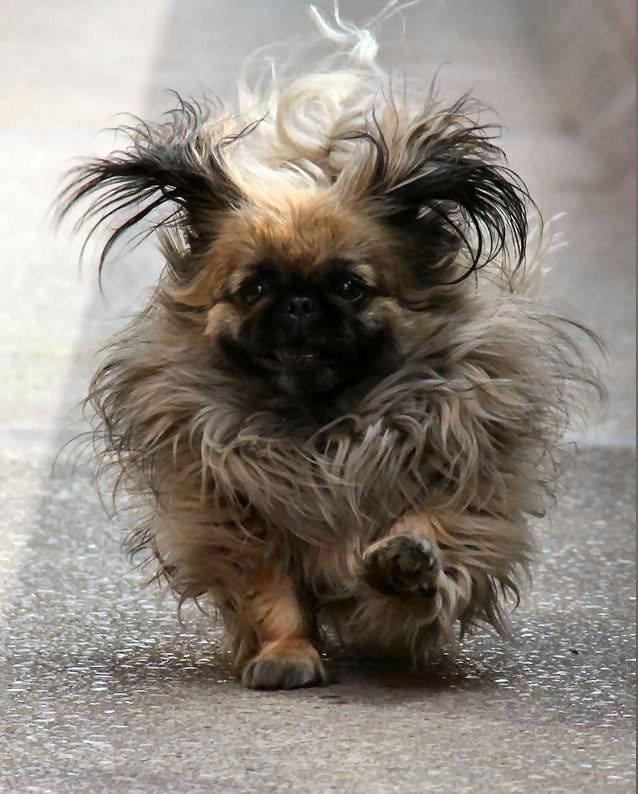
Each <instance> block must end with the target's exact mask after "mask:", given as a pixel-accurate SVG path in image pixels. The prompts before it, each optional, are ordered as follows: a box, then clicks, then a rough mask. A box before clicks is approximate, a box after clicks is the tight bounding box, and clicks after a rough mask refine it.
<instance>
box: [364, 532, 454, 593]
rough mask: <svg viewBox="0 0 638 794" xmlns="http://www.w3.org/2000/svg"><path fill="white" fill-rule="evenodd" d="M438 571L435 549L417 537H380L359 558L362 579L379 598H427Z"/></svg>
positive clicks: (434, 586) (438, 563)
mask: <svg viewBox="0 0 638 794" xmlns="http://www.w3.org/2000/svg"><path fill="white" fill-rule="evenodd" d="M440 572H441V561H440V558H439V550H438V547H437V546H436V544H435V543H432V542H430V541H429V540H427V538H423V537H420V536H419V535H412V534H397V535H392V536H390V537H388V538H383V540H380V541H378V542H377V543H374V544H373V545H372V546H370V547H369V548H368V549H367V551H366V552H365V554H364V556H363V579H364V581H365V582H366V583H367V584H368V585H369V586H370V587H372V588H373V589H374V590H376V591H377V592H379V593H381V594H382V595H387V596H417V597H420V598H431V597H432V596H434V595H435V594H436V587H437V580H438V578H439V574H440Z"/></svg>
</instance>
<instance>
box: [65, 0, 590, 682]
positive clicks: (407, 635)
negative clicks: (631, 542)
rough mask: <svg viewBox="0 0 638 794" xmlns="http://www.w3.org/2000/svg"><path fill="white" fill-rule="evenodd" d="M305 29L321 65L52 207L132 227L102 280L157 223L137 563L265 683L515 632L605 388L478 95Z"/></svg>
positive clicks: (115, 401) (144, 374)
mask: <svg viewBox="0 0 638 794" xmlns="http://www.w3.org/2000/svg"><path fill="white" fill-rule="evenodd" d="M314 14H315V17H316V20H317V23H318V25H319V28H320V30H321V32H322V33H323V35H324V36H325V37H327V38H328V39H329V40H330V41H332V42H333V44H334V46H335V49H336V55H335V57H334V58H333V59H332V60H330V61H329V62H327V63H326V62H323V63H321V64H319V65H318V66H317V68H316V70H314V71H310V72H308V73H305V74H303V75H302V76H298V77H294V78H273V79H272V81H271V82H270V84H269V86H268V87H267V88H264V87H263V81H262V83H261V85H262V88H261V89H260V90H259V91H254V92H253V93H252V94H251V93H250V92H249V90H248V89H247V87H246V86H245V85H244V86H243V88H242V91H241V97H242V101H241V105H240V108H239V112H237V113H234V114H231V113H228V112H227V111H225V110H224V109H223V108H222V107H221V106H219V105H218V104H216V103H213V102H209V101H203V102H194V101H192V102H187V101H182V100H181V99H180V100H179V104H178V107H177V108H176V109H175V110H173V111H172V112H171V113H170V114H169V116H168V120H165V121H164V122H163V123H160V124H157V125H152V124H147V123H139V125H138V126H137V127H136V128H134V129H133V128H126V132H127V134H128V137H129V143H128V148H126V149H124V150H123V151H118V152H115V153H113V154H112V155H111V156H109V157H107V158H104V159H95V160H91V161H90V162H88V163H85V164H84V165H82V166H81V167H80V168H79V169H75V171H74V172H72V175H71V178H70V181H69V182H68V184H67V186H66V188H65V190H64V191H63V193H62V197H61V201H60V213H61V215H62V216H64V215H65V214H66V213H67V212H68V211H69V210H70V209H71V208H72V207H74V205H76V203H78V202H83V201H84V200H87V199H88V200H90V202H91V203H90V204H89V205H88V209H86V210H85V212H84V215H83V216H82V219H83V220H88V221H90V222H91V223H92V229H93V230H95V228H96V227H99V226H101V225H102V224H109V223H110V222H111V221H112V220H113V219H114V218H119V220H118V222H117V223H116V224H115V225H114V226H113V225H112V226H111V228H110V232H109V237H108V240H107V242H106V244H105V246H104V250H103V253H102V258H101V263H100V266H101V265H102V263H103V262H104V259H105V257H106V255H107V254H108V252H109V251H110V250H111V248H112V246H113V245H114V243H116V242H117V241H118V240H119V239H120V237H121V236H122V235H124V233H125V232H128V230H130V229H132V228H133V227H137V225H138V224H140V223H141V222H146V224H147V227H146V228H148V225H149V224H150V229H151V231H154V232H156V233H157V236H158V238H159V242H160V245H161V249H162V252H163V257H164V260H165V268H164V271H163V273H162V276H161V278H160V280H159V283H158V284H157V287H156V288H155V290H154V293H153V295H152V297H151V299H150V301H149V303H148V305H147V307H146V308H145V309H144V311H143V312H141V314H140V315H139V316H138V317H137V318H136V319H135V321H134V322H133V323H132V324H131V325H130V326H129V327H128V328H127V329H125V330H124V331H123V332H122V333H120V334H119V335H118V336H117V337H116V338H115V340H114V341H113V342H112V344H111V345H110V347H109V348H108V355H107V357H106V360H105V361H104V363H103V364H102V366H101V367H100V368H99V370H98V371H97V373H96V375H95V376H94V378H93V380H92V383H91V387H90V394H89V398H88V399H89V402H90V404H91V405H92V406H93V407H94V409H95V413H96V416H97V420H98V423H97V427H96V437H97V438H98V439H99V441H100V442H101V451H102V455H103V461H104V462H105V464H107V468H109V467H110V464H113V465H115V466H116V467H117V470H118V476H117V486H116V487H121V486H125V488H126V491H127V493H130V494H134V495H137V496H138V497H141V499H142V501H143V502H144V503H145V505H146V508H147V517H146V519H145V520H144V521H143V523H142V524H141V525H140V526H138V527H137V528H136V529H135V530H132V532H131V535H130V538H129V545H130V548H131V550H132V551H136V552H137V551H146V552H147V555H148V556H149V557H151V558H152V559H153V560H154V561H155V565H156V575H157V577H158V578H161V579H163V580H166V582H168V584H169V585H170V587H171V588H172V589H173V590H174V591H175V593H176V594H177V595H178V597H179V599H180V601H183V600H184V599H189V598H194V599H198V598H200V597H201V596H208V597H210V598H211V599H212V603H213V604H214V606H215V607H216V609H217V610H218V611H219V613H220V615H221V617H222V619H223V623H224V626H225V631H226V637H227V641H228V647H229V648H230V649H231V650H232V654H233V659H234V664H235V666H236V669H237V671H238V674H239V675H241V680H242V682H243V683H244V685H245V686H247V687H253V688H256V689H264V688H266V689H271V688H272V689H274V688H292V687H301V686H309V685H313V684H321V683H324V682H325V681H326V672H325V669H324V665H323V663H322V660H321V658H320V654H319V648H320V639H321V638H322V637H323V636H324V632H325V630H326V627H330V626H332V627H333V628H335V629H336V630H337V632H338V636H339V637H340V638H341V639H343V640H344V641H348V640H352V641H357V642H366V643H370V642H372V643H374V644H375V645H377V646H382V647H385V648H388V649H392V650H394V649H396V648H400V649H405V650H407V651H409V652H410V653H411V654H412V655H413V657H414V659H416V660H418V659H421V658H423V657H424V656H425V654H426V653H427V652H428V651H431V650H432V649H433V648H436V647H438V646H439V645H440V644H441V642H443V641H450V642H451V641H454V638H455V636H456V633H457V628H459V629H460V631H461V632H462V631H463V630H465V629H467V628H469V627H471V626H472V625H473V624H475V623H476V622H478V621H483V622H487V623H489V624H492V625H493V626H494V627H495V628H496V629H497V630H500V631H502V632H504V631H506V629H507V619H506V616H505V612H504V609H503V602H504V601H506V598H507V596H508V595H511V596H513V597H514V599H515V600H517V599H518V593H519V584H520V579H521V576H522V575H523V574H524V573H525V571H526V569H527V566H528V564H529V561H530V555H531V553H532V549H533V538H532V535H531V533H530V529H529V528H528V517H529V516H538V515H541V514H543V512H544V507H545V502H546V498H547V496H548V495H551V494H552V492H553V490H554V484H555V480H556V476H557V473H558V470H559V468H560V454H559V453H560V443H559V442H560V438H561V435H562V433H563V430H564V428H565V426H566V422H567V420H568V419H569V418H571V416H572V414H573V411H574V407H575V406H576V405H577V404H578V403H574V402H573V400H572V395H573V394H574V386H579V385H582V384H589V385H591V386H594V387H597V381H596V377H595V374H594V373H593V372H592V371H591V368H590V367H589V366H588V364H587V361H586V359H585V358H584V356H583V354H582V353H581V349H580V347H579V345H578V344H577V343H576V342H575V341H574V339H573V333H572V332H574V331H576V332H577V333H580V332H584V333H585V334H588V333H589V332H587V331H586V330H585V329H583V328H582V327H581V326H579V325H578V324H576V323H574V322H572V321H569V320H567V319H564V318H562V317H560V316H556V315H555V314H553V313H551V312H549V311H547V310H545V309H544V308H543V306H542V305H541V304H540V303H539V302H538V300H537V298H536V297H535V294H536V286H537V281H538V278H539V274H540V266H539V264H538V258H539V257H538V256H536V257H531V256H530V254H529V251H528V248H529V245H528V237H529V234H528V213H529V211H530V209H532V208H533V204H532V202H531V200H530V198H529V195H528V192H527V189H526V187H525V185H524V183H523V182H522V181H521V179H520V178H519V177H517V176H516V175H515V174H514V173H513V172H512V171H511V170H509V169H508V168H507V167H505V165H504V158H503V154H502V152H501V150H500V149H499V148H497V146H496V145H495V143H494V140H493V137H494V130H493V128H492V127H490V126H486V125H484V124H482V123H480V122H479V121H478V120H477V115H476V114H477V109H478V108H477V106H476V105H475V103H473V102H472V101H471V100H470V99H468V98H467V97H464V98H463V99H461V100H459V101H457V102H455V103H454V104H452V105H451V106H447V107H446V106H444V105H442V104H440V103H439V102H438V101H437V100H436V98H435V97H434V96H433V93H432V92H431V91H430V93H427V94H426V96H425V98H422V99H421V100H419V99H418V97H417V95H416V94H415V93H413V92H412V91H411V90H409V89H408V88H407V87H405V88H404V87H402V88H401V90H400V91H398V90H397V89H396V86H394V85H393V84H392V83H391V81H390V79H389V77H388V76H387V74H386V73H385V72H383V71H382V69H381V67H380V66H379V65H378V64H377V62H376V59H375V56H376V50H377V45H376V42H375V39H374V38H373V36H372V35H371V33H370V32H369V31H368V30H364V29H357V28H355V27H353V26H352V25H349V24H347V23H343V22H341V20H340V19H339V17H338V15H337V16H336V19H335V21H334V23H331V24H328V23H327V22H326V21H325V20H324V19H323V18H322V17H321V16H319V15H318V14H317V12H316V11H314ZM533 247H535V248H539V245H538V243H535V244H534V246H533ZM540 248H542V246H540ZM541 253H542V251H541ZM589 336H590V337H591V336H592V335H591V334H589Z"/></svg>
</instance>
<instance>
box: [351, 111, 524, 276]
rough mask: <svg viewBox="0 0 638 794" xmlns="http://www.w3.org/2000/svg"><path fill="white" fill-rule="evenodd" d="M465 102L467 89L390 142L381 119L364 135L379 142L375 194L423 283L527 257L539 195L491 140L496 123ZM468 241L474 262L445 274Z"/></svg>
mask: <svg viewBox="0 0 638 794" xmlns="http://www.w3.org/2000/svg"><path fill="white" fill-rule="evenodd" d="M467 105H468V99H467V98H466V97H463V98H462V99H461V100H459V102H457V103H456V104H455V105H453V106H452V107H451V108H450V109H449V110H447V111H445V112H441V111H440V110H437V111H436V112H435V113H434V114H432V113H431V112H427V113H424V114H423V116H422V117H421V118H419V119H417V120H416V122H415V123H414V124H413V125H412V127H411V129H410V130H409V131H408V133H407V134H406V135H405V136H404V137H402V138H400V139H398V140H395V141H393V142H392V144H391V145H390V146H389V145H388V144H387V142H386V140H385V139H384V136H383V132H382V131H381V129H380V126H379V125H378V124H377V130H376V132H375V134H371V133H369V132H366V133H365V134H364V135H362V136H361V137H362V138H364V139H365V140H367V141H368V142H369V143H371V144H372V146H373V148H374V150H375V158H376V163H375V169H374V174H373V177H372V180H371V184H370V195H371V196H372V197H374V198H376V199H378V200H380V201H381V202H382V206H383V213H384V216H385V217H386V218H387V220H388V222H389V223H391V224H392V226H393V227H394V228H396V229H397V230H398V231H400V232H401V234H402V235H403V236H404V239H406V240H407V241H408V243H409V245H408V247H409V249H410V250H411V251H412V252H414V254H415V255H416V258H415V259H414V264H415V267H416V269H417V271H418V272H417V278H418V280H419V281H420V282H421V283H422V284H424V285H425V284H427V283H439V284H440V283H448V284H451V283H457V282H459V281H462V280H463V279H465V278H467V277H468V276H469V275H470V274H471V273H473V272H474V271H476V270H477V269H479V268H480V267H483V266H485V265H486V264H488V263H489V262H491V261H493V260H494V259H496V258H498V257H499V256H505V257H511V258H512V259H513V261H514V265H515V267H518V266H519V265H520V264H521V263H522V262H523V261H524V258H525V249H526V243H527V232H528V228H527V227H528V223H527V211H528V206H530V205H532V206H534V205H533V202H532V200H531V198H530V196H529V192H528V190H527V187H526V186H525V183H524V182H523V181H522V180H521V179H520V177H518V176H517V175H516V174H515V173H514V172H513V171H512V170H511V169H509V168H507V167H506V166H504V165H503V162H505V156H504V154H503V151H502V150H501V149H500V148H499V147H497V146H495V145H494V144H493V143H492V140H493V138H494V137H496V132H498V130H496V132H495V129H494V127H490V126H480V125H477V124H475V123H472V122H471V121H470V119H469V118H468V116H467V114H466V107H467ZM463 248H465V249H466V251H467V253H468V255H469V266H468V267H467V268H465V269H464V271H463V272H462V273H461V275H460V276H459V275H456V274H455V275H454V277H453V278H452V280H450V281H447V282H446V281H444V280H443V281H441V280H440V279H441V278H443V277H444V271H445V270H446V269H447V268H448V266H449V265H450V264H452V263H453V262H454V261H455V260H456V258H457V257H456V254H458V252H459V251H460V250H461V249H463Z"/></svg>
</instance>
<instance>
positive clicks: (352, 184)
mask: <svg viewBox="0 0 638 794" xmlns="http://www.w3.org/2000/svg"><path fill="white" fill-rule="evenodd" d="M390 115H391V114H390ZM372 118H373V120H374V129H373V132H371V131H370V130H369V129H366V130H357V129H353V130H351V131H350V132H349V133H348V134H347V135H344V136H342V137H341V139H340V140H335V141H334V147H341V149H342V151H341V161H342V163H344V162H345V164H343V165H342V166H341V167H340V168H339V169H337V170H335V169H334V168H333V169H331V168H330V167H329V165H328V163H329V159H330V155H329V153H327V154H326V159H325V162H323V163H312V164H310V165H311V166H312V167H311V168H307V167H306V166H307V165H308V164H304V163H291V162H280V163H278V164H275V165H273V166H269V168H270V171H269V168H266V167H261V168H260V169H258V170H257V171H255V173H254V175H253V176H251V175H250V169H248V170H247V171H246V170H242V166H241V163H242V159H241V158H234V157H233V152H234V149H235V147H241V145H242V143H243V142H244V141H245V140H246V139H249V138H250V136H251V134H252V133H254V130H255V125H253V126H251V127H249V128H246V129H245V130H243V131H242V132H241V133H240V134H238V135H235V136H232V137H228V136H221V137H220V136H217V137H216V136H215V134H214V128H211V127H210V124H207V123H206V120H205V118H203V115H202V111H201V109H199V108H197V107H194V106H191V105H188V104H187V103H182V105H181V106H180V108H179V109H178V110H177V111H175V112H174V114H173V116H172V117H171V120H170V121H169V122H168V123H167V124H164V125H161V126H159V127H149V126H148V125H142V126H141V127H140V128H139V129H138V130H137V131H136V133H135V135H134V137H133V145H132V147H131V148H130V149H129V150H127V151H125V152H120V153H116V154H114V155H112V156H110V157H109V158H105V159H101V160H95V161H91V162H90V163H88V164H87V165H86V166H83V167H81V168H80V169H79V171H78V172H76V173H75V174H74V176H73V179H72V181H71V183H70V184H69V187H68V188H67V190H66V192H65V193H64V194H63V198H62V204H61V209H62V213H63V214H64V213H66V212H67V211H68V210H69V209H70V207H71V206H72V205H74V204H75V202H77V201H79V200H81V199H84V198H86V197H90V196H93V195H94V194H97V195H98V198H97V200H96V201H94V203H93V204H92V205H91V207H90V208H89V210H88V212H87V213H86V215H85V217H88V218H94V219H95V220H96V221H97V223H96V225H99V223H101V222H102V221H104V220H106V219H108V218H110V217H111V215H113V214H114V213H116V212H121V211H129V212H128V216H127V217H126V218H125V220H124V222H123V223H121V224H120V225H119V226H117V227H116V228H115V230H114V231H113V232H112V234H111V236H110V238H109V239H108V241H107V244H106V246H105V249H104V252H103V255H102V262H103V261H104V257H105V256H106V254H107V253H108V251H109V249H110V248H111V247H112V245H113V244H114V243H115V242H116V240H117V239H118V238H119V237H120V235H122V234H123V233H124V232H126V231H127V230H128V229H129V228H131V227H133V226H134V225H136V224H137V223H138V222H140V221H142V220H143V219H145V218H146V217H147V216H148V215H150V214H151V213H152V212H153V211H154V210H156V209H158V208H159V207H161V206H164V205H170V206H171V207H172V210H173V211H172V213H171V214H170V215H169V217H168V218H165V219H164V220H162V221H161V222H160V223H158V224H156V225H155V226H154V227H153V228H154V229H159V230H160V232H162V233H163V239H164V243H165V253H166V255H167V262H168V270H167V276H166V279H165V281H164V282H163V285H162V291H163V293H164V294H165V295H166V296H167V301H166V302H165V305H170V307H171V309H172V310H174V311H176V312H180V311H185V312H189V313H197V314H198V315H199V316H200V317H201V318H203V322H202V323H201V329H202V333H203V334H204V335H205V336H206V337H207V339H208V340H209V343H210V346H211V351H212V352H214V354H215V355H214V356H213V358H212V360H213V361H215V362H216V365H217V366H223V367H228V368H230V369H232V370H234V371H236V372H239V373H240V374H242V375H243V376H245V377H246V378H253V379H258V380H260V381H263V382H264V383H265V384H269V385H270V386H271V387H272V388H273V389H274V390H275V391H278V392H283V393H286V394H290V395H295V396H297V397H304V398H308V399H322V398H325V397H326V396H327V395H328V394H329V393H335V392H338V391H339V390H342V389H344V388H346V387H347V386H349V385H353V384H356V383H359V382H361V381H364V380H369V379H371V378H372V379H374V378H375V377H381V376H382V375H383V374H384V373H387V372H388V371H391V370H392V369H393V368H395V367H396V366H398V362H399V361H400V360H401V359H402V357H403V356H405V355H406V353H407V352H408V351H409V349H411V348H414V347H415V346H418V344H419V339H418V338H415V332H414V327H415V323H414V318H415V313H422V312H424V311H426V312H428V311H429V312H431V313H436V312H438V313H439V314H442V313H443V314H444V312H445V307H448V311H449V306H450V305H451V304H452V303H453V302H454V299H455V296H457V295H458V294H459V290H460V287H459V286H458V285H459V284H460V283H461V282H463V281H464V280H465V279H466V278H467V277H468V276H469V275H470V274H471V273H473V272H475V271H476V270H478V269H479V268H480V267H482V266H483V265H484V264H486V263H487V262H489V261H492V260H493V259H494V258H495V257H497V256H499V255H501V254H505V253H506V251H507V246H508V245H510V247H511V250H513V254H514V256H515V257H516V258H517V259H518V260H519V261H520V260H521V259H522V257H523V255H524V249H525V237H526V231H527V226H526V224H527V221H526V206H525V203H526V199H527V192H526V190H525V187H524V185H523V184H522V183H521V182H520V180H518V178H517V177H516V176H515V175H513V174H512V173H511V172H510V171H508V170H507V169H506V168H503V167H502V166H501V165H499V164H498V159H499V157H500V155H501V152H500V150H499V149H497V148H496V147H495V146H494V145H493V144H492V143H491V142H490V140H489V136H488V134H487V129H486V128H484V127H478V126H475V125H473V124H471V123H470V122H469V121H468V119H467V117H466V116H465V115H464V113H463V106H462V105H461V104H459V105H457V106H455V107H453V108H452V109H450V110H449V111H446V112H445V113H442V112H441V111H438V112H437V113H435V114H432V113H424V114H422V115H421V116H418V117H417V118H413V119H411V121H410V123H409V124H407V123H406V124H405V125H403V126H402V125H400V124H399V123H398V121H397V118H396V116H394V117H391V118H389V119H386V120H385V121H384V119H383V118H382V119H381V120H379V119H378V118H377V117H376V116H375V115H374V114H372ZM344 152H345V154H346V157H345V158H344ZM243 162H247V161H246V160H245V159H244V161H243ZM317 171H319V172H320V179H317V178H316V173H317ZM268 173H270V175H271V177H272V179H271V180H270V181H269V179H268Z"/></svg>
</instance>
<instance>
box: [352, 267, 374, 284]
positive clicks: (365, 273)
mask: <svg viewBox="0 0 638 794" xmlns="http://www.w3.org/2000/svg"><path fill="white" fill-rule="evenodd" d="M350 272H351V273H353V274H354V275H355V276H359V278H360V279H362V280H363V281H365V282H366V283H367V284H369V285H370V286H371V287H374V286H375V285H376V283H377V279H376V273H375V272H374V268H373V267H372V265H366V264H365V263H364V262H357V263H356V264H354V265H351V266H350Z"/></svg>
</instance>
